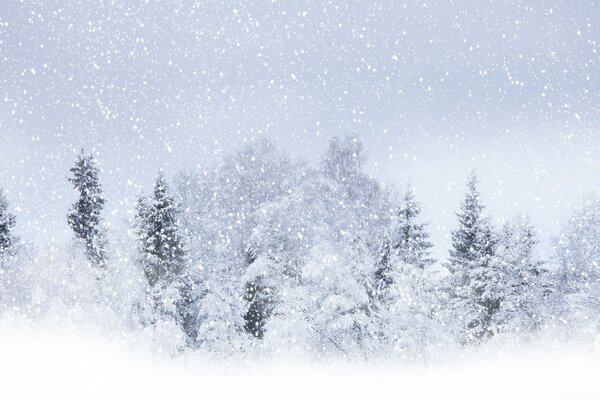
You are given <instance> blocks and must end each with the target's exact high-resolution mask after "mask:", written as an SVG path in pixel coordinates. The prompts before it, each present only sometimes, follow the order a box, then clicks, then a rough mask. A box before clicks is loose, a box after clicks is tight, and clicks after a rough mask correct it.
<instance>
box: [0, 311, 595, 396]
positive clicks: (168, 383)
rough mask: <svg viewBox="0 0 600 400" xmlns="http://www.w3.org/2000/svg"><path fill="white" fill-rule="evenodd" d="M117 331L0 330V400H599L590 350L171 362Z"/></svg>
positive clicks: (189, 357) (489, 349)
mask: <svg viewBox="0 0 600 400" xmlns="http://www.w3.org/2000/svg"><path fill="white" fill-rule="evenodd" d="M132 343H135V340H133V339H132V338H126V337H125V336H121V335H119V334H118V333H115V335H114V336H113V339H108V338H107V336H105V335H100V334H98V333H97V332H94V331H92V330H86V329H84V328H81V327H76V326H71V327H64V326H58V325H56V324H55V325H47V324H46V325H44V324H41V323H35V324H22V323H19V324H14V323H9V324H7V323H3V324H2V328H1V329H0V381H1V384H0V392H1V393H0V397H1V398H5V399H12V398H37V399H42V398H51V399H52V398H60V399H117V398H130V399H135V398H140V399H167V398H173V399H176V398H190V399H191V398H210V399H216V398H219V399H221V398H235V399H241V398H243V399H271V398H273V399H296V398H297V399H318V398H329V399H336V398H340V399H380V398H397V399H415V398H425V399H442V398H443V399H463V400H464V399H543V400H548V399H598V398H600V352H599V351H598V349H597V348H595V346H591V345H589V344H588V345H585V346H583V345H569V346H562V345H556V344H554V345H541V344H538V345H531V346H524V347H521V348H516V347H511V349H508V348H507V347H504V346H497V345H496V346H491V345H489V346H486V347H483V348H480V349H478V350H475V351H473V352H471V353H470V354H469V353H468V352H464V351H463V352H461V356H460V357H453V356H452V354H448V355H446V356H445V358H444V359H443V360H436V362H429V363H423V364H420V365H413V366H407V365H401V364H395V363H389V362H388V363H377V362H368V363H367V362H365V363H346V362H334V361H330V362H322V363H314V362H313V363H309V362H302V361H298V360H295V361H291V360H271V361H264V360H263V361H255V362H253V361H231V360H230V361H220V362H216V361H214V360H212V361H210V360H207V359H206V358H204V357H202V356H200V355H198V354H186V355H182V356H179V357H176V358H172V357H170V356H167V355H164V354H163V355H161V353H160V352H157V351H154V350H153V351H151V350H150V349H149V347H146V345H145V344H144V343H140V342H138V343H137V344H138V345H137V346H136V345H133V346H132Z"/></svg>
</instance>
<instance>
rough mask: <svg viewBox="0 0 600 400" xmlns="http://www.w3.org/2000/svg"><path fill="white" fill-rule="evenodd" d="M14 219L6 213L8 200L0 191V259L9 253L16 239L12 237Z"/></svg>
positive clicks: (0, 190)
mask: <svg viewBox="0 0 600 400" xmlns="http://www.w3.org/2000/svg"><path fill="white" fill-rule="evenodd" d="M15 223H16V218H15V216H14V215H13V214H11V213H10V212H9V211H8V200H7V199H6V196H5V195H4V191H3V190H2V189H0V258H2V257H4V256H5V255H8V254H10V253H11V251H12V250H13V249H14V245H15V241H16V238H15V236H14V235H13V229H14V228H15Z"/></svg>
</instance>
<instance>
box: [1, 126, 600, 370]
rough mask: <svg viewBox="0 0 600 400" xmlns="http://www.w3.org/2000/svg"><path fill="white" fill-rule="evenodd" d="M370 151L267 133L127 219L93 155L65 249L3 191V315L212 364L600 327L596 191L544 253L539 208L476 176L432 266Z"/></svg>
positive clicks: (409, 353)
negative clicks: (501, 219)
mask: <svg viewBox="0 0 600 400" xmlns="http://www.w3.org/2000/svg"><path fill="white" fill-rule="evenodd" d="M365 161H366V155H365V151H364V148H363V144H362V143H361V141H360V140H359V139H358V138H357V137H355V136H351V135H349V136H343V137H333V138H331V139H330V141H329V144H328V147H327V148H325V149H323V152H322V154H321V156H320V161H319V162H318V163H317V164H316V165H311V164H310V163H308V162H306V161H304V160H301V159H295V158H291V157H290V156H288V155H287V154H286V152H284V151H281V150H279V149H278V148H277V147H276V146H275V145H274V144H273V143H272V142H270V141H269V140H267V139H259V140H255V141H252V142H250V143H248V144H246V145H244V146H243V147H242V148H240V149H239V150H237V151H232V152H230V153H229V154H226V155H224V156H223V157H222V159H221V160H219V161H218V162H216V163H215V164H213V165H204V166H202V167H199V168H197V169H181V170H180V172H178V173H177V174H174V176H166V175H165V174H164V173H163V172H161V171H156V175H155V180H154V185H153V187H148V188H146V190H145V192H144V193H140V195H139V197H138V199H137V202H136V204H135V207H133V208H132V209H131V210H130V212H129V213H128V215H130V218H129V220H128V221H127V225H128V226H129V228H128V229H127V230H120V229H116V228H113V227H110V226H107V224H106V223H105V222H104V219H105V215H104V212H103V210H104V207H105V205H106V203H108V202H110V201H111V199H110V198H106V196H105V194H104V187H103V183H102V182H103V168H102V167H101V166H102V161H101V160H98V159H97V158H96V157H94V156H93V154H92V153H87V152H86V151H85V150H81V151H80V152H79V153H76V154H74V155H73V166H72V168H71V169H70V171H68V181H67V180H65V181H64V182H63V184H64V185H71V187H72V189H73V191H74V193H75V194H76V201H75V203H74V204H71V205H69V204H68V203H65V204H64V218H65V223H66V224H68V226H69V227H70V229H71V231H72V240H71V242H70V243H69V244H68V245H64V246H63V245H59V244H47V243H30V242H27V241H24V240H20V239H19V237H17V236H16V235H15V233H14V229H15V227H16V226H17V224H19V222H20V221H19V220H18V219H17V218H16V217H15V215H14V213H13V211H12V208H11V202H10V201H11V199H10V194H9V193H6V192H0V300H1V312H2V314H4V315H5V316H6V315H19V316H20V317H22V318H26V319H32V320H36V319H40V318H49V317H50V318H51V317H55V318H70V319H72V320H74V321H79V322H80V323H82V324H83V323H94V324H97V325H98V326H101V327H102V328H103V329H105V330H106V331H107V332H112V333H117V332H129V333H136V334H138V335H143V336H146V337H148V338H150V340H151V341H152V342H153V343H155V344H156V346H157V347H158V348H161V349H163V350H166V351H168V352H170V353H171V354H179V353H181V352H185V351H198V352H203V353H206V354H209V355H212V356H214V357H230V356H236V357H237V356H243V357H250V358H252V357H258V356H264V355H278V354H279V355H281V354H283V355H290V354H296V355H302V356H308V357H312V358H316V359H321V358H324V357H325V358H329V357H341V358H344V359H363V358H364V359H373V358H379V357H384V358H391V359H394V358H397V359H402V360H418V359H421V358H423V357H426V356H427V355H428V354H434V353H435V352H440V351H445V350H447V349H448V348H460V347H466V346H478V345H480V344H481V343H484V342H487V341H490V340H502V341H509V342H514V341H516V342H527V341H533V340H536V338H540V337H544V336H551V337H561V338H563V339H564V340H567V339H571V338H572V339H586V338H587V339H588V340H591V339H593V338H594V337H595V336H596V335H598V333H599V332H598V330H599V329H600V325H599V324H600V313H599V309H600V269H599V267H598V266H599V264H600V200H591V201H588V202H587V203H586V205H585V206H584V207H583V208H582V209H580V210H577V211H575V212H574V213H573V215H572V217H571V218H570V219H569V220H567V221H564V223H563V228H562V232H561V233H560V234H559V235H558V236H557V237H556V238H555V240H554V241H553V243H552V250H553V254H552V255H551V257H548V259H542V258H541V257H540V256H539V252H538V249H537V247H538V244H539V243H538V238H537V236H536V229H535V227H534V226H532V224H531V223H530V221H529V218H528V216H527V215H526V214H523V215H522V216H521V217H518V218H514V219H512V220H509V221H507V222H506V223H504V224H503V225H502V226H495V225H494V224H493V223H492V222H491V221H492V220H491V216H490V215H489V214H488V212H487V210H486V204H484V203H483V201H482V200H481V198H480V189H479V178H478V175H477V171H475V170H474V171H472V172H471V173H470V174H469V175H468V176H465V177H464V197H463V200H462V203H461V204H460V207H459V208H457V209H456V210H448V211H449V212H452V213H455V215H456V223H455V226H454V229H453V230H452V232H451V246H450V248H449V249H447V257H446V258H444V259H435V258H434V256H433V255H432V248H433V247H434V246H436V243H433V242H432V240H431V239H430V234H429V229H430V228H429V226H430V224H431V223H432V222H434V221H426V220H424V218H423V217H422V215H421V211H422V209H423V208H424V207H425V208H426V207H427V198H419V196H418V195H417V192H415V191H414V190H413V188H411V187H410V186H408V187H394V186H392V185H383V184H381V183H380V182H378V181H377V180H376V179H375V178H373V177H372V176H370V175H368V174H367V173H366V172H365V170H364V164H365ZM66 173H67V171H66ZM49 229H51V228H49Z"/></svg>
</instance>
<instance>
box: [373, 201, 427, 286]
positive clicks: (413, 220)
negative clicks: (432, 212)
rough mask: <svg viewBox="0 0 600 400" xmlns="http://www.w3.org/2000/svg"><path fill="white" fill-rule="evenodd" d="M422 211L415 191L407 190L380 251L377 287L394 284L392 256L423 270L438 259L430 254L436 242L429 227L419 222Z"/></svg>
mask: <svg viewBox="0 0 600 400" xmlns="http://www.w3.org/2000/svg"><path fill="white" fill-rule="evenodd" d="M420 213H421V205H420V204H419V203H418V202H417V201H416V200H415V196H414V193H413V191H412V190H410V189H408V190H407V191H406V193H405V194H404V196H403V199H402V204H401V205H400V207H399V208H398V211H397V213H396V219H395V221H394V223H393V225H392V229H391V231H390V233H389V235H385V238H384V242H383V244H382V246H381V249H380V252H379V257H378V261H377V265H376V266H375V282H376V287H377V289H378V290H383V289H384V288H385V287H386V286H389V285H390V284H391V283H392V279H391V274H392V272H391V270H390V269H391V268H392V265H391V263H390V260H391V257H392V255H393V256H394V257H395V258H396V259H397V260H398V261H400V262H402V263H403V264H406V265H409V266H412V267H415V268H419V269H422V270H423V269H425V268H426V267H429V266H431V265H432V264H433V263H434V262H435V260H434V259H433V258H432V257H431V248H432V247H433V244H432V243H431V241H430V239H429V233H428V232H427V230H426V227H427V224H424V223H419V222H418V217H419V215H420Z"/></svg>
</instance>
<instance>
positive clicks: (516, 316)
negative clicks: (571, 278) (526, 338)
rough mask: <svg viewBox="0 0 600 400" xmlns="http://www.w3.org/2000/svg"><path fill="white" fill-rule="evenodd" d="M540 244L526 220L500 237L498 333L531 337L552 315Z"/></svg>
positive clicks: (496, 260) (496, 265)
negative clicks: (546, 318)
mask: <svg viewBox="0 0 600 400" xmlns="http://www.w3.org/2000/svg"><path fill="white" fill-rule="evenodd" d="M537 244H538V240H537V238H536V235H535V231H534V228H533V227H532V226H531V224H530V223H529V220H528V219H527V218H526V217H520V218H518V219H516V220H515V221H514V222H511V223H507V224H505V225H504V227H503V228H502V231H501V232H500V234H499V237H498V246H497V248H496V255H495V257H494V268H496V269H497V270H498V271H499V274H500V276H501V282H499V285H498V287H497V291H498V293H499V297H500V298H501V300H502V301H501V304H500V307H499V309H498V312H497V313H495V314H494V316H493V325H494V326H496V330H497V331H498V332H504V333H510V334H511V335H515V334H516V335H521V334H530V333H532V332H535V331H536V330H538V329H539V328H540V327H541V326H542V324H543V323H544V317H545V316H546V315H547V314H548V312H547V311H548V304H547V299H548V295H549V294H550V293H551V291H552V282H551V279H550V278H551V276H550V273H549V271H548V270H547V269H546V267H545V264H544V262H543V261H541V260H540V259H538V258H537V255H536V246H537Z"/></svg>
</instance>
